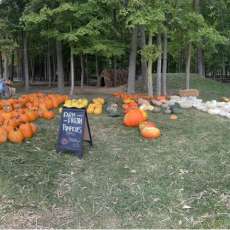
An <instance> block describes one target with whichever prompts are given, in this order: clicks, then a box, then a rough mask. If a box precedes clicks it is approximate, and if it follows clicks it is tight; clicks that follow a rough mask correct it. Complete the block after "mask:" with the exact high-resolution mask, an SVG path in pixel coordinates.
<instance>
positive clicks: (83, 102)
mask: <svg viewBox="0 0 230 230" xmlns="http://www.w3.org/2000/svg"><path fill="white" fill-rule="evenodd" d="M88 104H89V101H88V99H87V98H80V99H72V100H71V99H68V100H66V101H65V104H64V107H66V108H77V109H83V108H86V107H87V106H88Z"/></svg>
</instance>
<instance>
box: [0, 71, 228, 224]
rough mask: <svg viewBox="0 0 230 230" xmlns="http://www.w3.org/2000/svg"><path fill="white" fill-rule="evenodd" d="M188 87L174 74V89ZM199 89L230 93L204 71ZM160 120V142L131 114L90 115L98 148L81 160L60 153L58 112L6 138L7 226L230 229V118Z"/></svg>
mask: <svg viewBox="0 0 230 230" xmlns="http://www.w3.org/2000/svg"><path fill="white" fill-rule="evenodd" d="M181 78H182V77H181ZM182 84H183V81H182V79H181V81H179V80H176V76H173V75H170V80H169V85H170V86H171V88H172V89H178V88H180V87H182ZM192 87H193V88H198V89H200V90H201V93H202V97H204V98H210V99H215V98H219V97H221V96H229V94H230V92H229V91H230V90H229V89H228V88H229V85H222V84H220V83H216V82H213V81H203V80H201V79H199V78H197V77H194V78H193V79H192ZM151 120H154V121H156V122H157V124H158V126H159V127H160V129H161V131H162V137H161V138H160V139H158V140H156V141H147V140H143V139H142V138H141V137H140V135H139V131H138V130H137V129H128V128H125V127H123V126H122V125H121V123H122V118H109V117H107V116H106V115H103V116H100V117H94V116H90V124H91V128H92V134H93V140H94V147H93V148H90V147H89V146H88V145H87V144H86V145H85V152H84V159H83V160H81V161H80V160H79V159H78V158H76V157H74V156H72V155H68V154H65V155H58V154H57V153H56V152H55V144H56V139H57V131H58V122H59V117H57V118H56V119H55V120H54V121H52V122H49V123H47V122H45V121H39V127H40V132H39V133H38V135H37V136H36V137H35V138H33V139H32V140H30V141H29V142H26V143H25V144H23V145H12V144H9V143H8V144H4V145H1V146H0V226H1V227H5V228H6V227H8V228H9V227H11V228H19V227H20V228H35V227H38V228H39V227H43V228H51V227H52V228H230V193H229V191H230V141H229V139H230V121H229V120H227V119H223V118H220V117H217V116H210V115H208V114H206V113H201V112H198V111H196V110H184V111H183V114H181V115H179V119H178V120H177V121H175V122H172V121H169V117H168V115H163V114H159V115H153V116H151Z"/></svg>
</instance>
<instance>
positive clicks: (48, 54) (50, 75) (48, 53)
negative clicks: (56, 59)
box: [47, 42, 52, 87]
mask: <svg viewBox="0 0 230 230" xmlns="http://www.w3.org/2000/svg"><path fill="white" fill-rule="evenodd" d="M50 58H51V56H50V44H49V42H48V52H47V74H48V81H49V87H51V85H52V72H51V61H50Z"/></svg>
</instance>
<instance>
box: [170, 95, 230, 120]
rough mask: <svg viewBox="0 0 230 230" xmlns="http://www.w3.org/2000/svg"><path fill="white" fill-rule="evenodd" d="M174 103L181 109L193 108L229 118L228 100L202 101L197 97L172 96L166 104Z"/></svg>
mask: <svg viewBox="0 0 230 230" xmlns="http://www.w3.org/2000/svg"><path fill="white" fill-rule="evenodd" d="M176 103H177V104H179V105H180V107H181V108H183V109H189V108H195V109H197V110H199V111H202V112H207V113H209V114H211V115H218V116H222V117H226V118H229V119H230V102H218V101H216V100H212V101H207V102H204V101H203V100H202V99H199V98H197V97H179V96H172V97H171V99H170V100H169V101H167V103H166V104H167V105H168V106H172V105H175V104H176Z"/></svg>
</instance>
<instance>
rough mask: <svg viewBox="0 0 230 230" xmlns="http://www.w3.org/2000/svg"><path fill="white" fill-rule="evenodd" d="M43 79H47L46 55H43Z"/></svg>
mask: <svg viewBox="0 0 230 230" xmlns="http://www.w3.org/2000/svg"><path fill="white" fill-rule="evenodd" d="M44 80H45V81H47V55H44Z"/></svg>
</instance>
